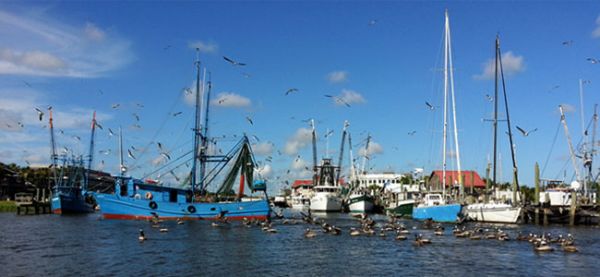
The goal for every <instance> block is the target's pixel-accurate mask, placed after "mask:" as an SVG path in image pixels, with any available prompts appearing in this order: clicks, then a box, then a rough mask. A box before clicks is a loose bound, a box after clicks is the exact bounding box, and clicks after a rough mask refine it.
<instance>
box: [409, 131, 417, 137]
mask: <svg viewBox="0 0 600 277" xmlns="http://www.w3.org/2000/svg"><path fill="white" fill-rule="evenodd" d="M416 133H417V131H410V132H408V135H409V136H412V135H414V134H416Z"/></svg>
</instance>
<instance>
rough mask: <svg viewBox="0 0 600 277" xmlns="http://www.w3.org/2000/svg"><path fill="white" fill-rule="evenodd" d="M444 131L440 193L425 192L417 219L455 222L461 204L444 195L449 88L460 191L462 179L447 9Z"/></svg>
mask: <svg viewBox="0 0 600 277" xmlns="http://www.w3.org/2000/svg"><path fill="white" fill-rule="evenodd" d="M444 27H445V28H444V29H445V30H444V131H443V139H442V140H443V142H442V146H443V147H442V152H443V153H442V160H443V162H442V178H443V180H442V193H441V194H440V193H433V192H432V191H430V192H429V193H427V194H425V195H424V196H423V198H422V199H420V201H419V202H418V203H416V206H415V207H414V208H413V211H412V217H413V218H414V219H417V220H427V219H430V220H434V221H437V222H455V221H457V220H458V219H459V214H460V211H461V205H460V204H458V203H452V201H451V200H450V199H448V197H447V196H446V141H447V135H448V133H447V127H448V118H447V115H448V90H449V88H450V92H451V96H452V115H453V119H454V124H453V125H454V143H455V148H456V160H457V166H458V172H459V174H458V176H459V181H458V182H459V184H460V186H461V188H460V193H461V195H462V193H463V187H462V180H461V177H460V176H461V174H460V151H459V148H458V130H457V127H456V105H455V97H454V75H453V73H452V70H449V69H452V55H451V53H452V47H451V43H450V20H449V18H448V10H446V12H445V24H444ZM448 73H450V78H449V80H450V83H448Z"/></svg>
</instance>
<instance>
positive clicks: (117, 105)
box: [111, 103, 121, 109]
mask: <svg viewBox="0 0 600 277" xmlns="http://www.w3.org/2000/svg"><path fill="white" fill-rule="evenodd" d="M119 106H121V104H119V103H117V104H113V105H112V106H111V108H113V109H117V108H119Z"/></svg>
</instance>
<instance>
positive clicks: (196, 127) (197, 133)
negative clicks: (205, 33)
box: [190, 48, 202, 202]
mask: <svg viewBox="0 0 600 277" xmlns="http://www.w3.org/2000/svg"><path fill="white" fill-rule="evenodd" d="M195 65H196V106H195V108H196V114H195V117H194V130H193V131H194V132H193V133H194V152H193V159H192V174H191V178H190V182H191V183H190V186H191V189H192V202H194V197H195V192H194V190H195V188H196V169H197V164H198V162H197V160H198V154H199V153H198V144H199V143H200V136H201V135H202V134H201V132H200V131H201V130H200V50H199V49H198V48H196V62H195ZM200 156H201V155H200ZM200 179H202V176H201V177H200Z"/></svg>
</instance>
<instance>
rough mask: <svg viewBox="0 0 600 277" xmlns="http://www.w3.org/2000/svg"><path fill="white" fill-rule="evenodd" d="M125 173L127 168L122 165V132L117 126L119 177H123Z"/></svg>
mask: <svg viewBox="0 0 600 277" xmlns="http://www.w3.org/2000/svg"><path fill="white" fill-rule="evenodd" d="M125 172H127V167H125V164H124V163H123V130H122V128H121V126H119V176H121V177H123V176H124V175H125Z"/></svg>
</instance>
